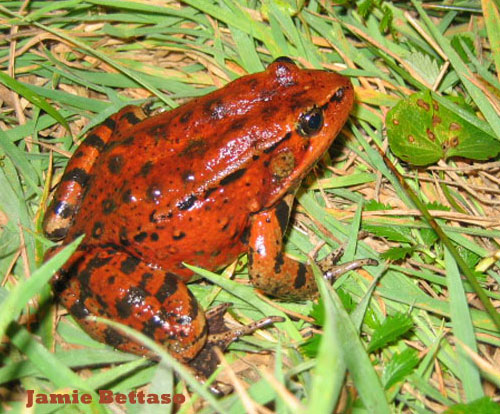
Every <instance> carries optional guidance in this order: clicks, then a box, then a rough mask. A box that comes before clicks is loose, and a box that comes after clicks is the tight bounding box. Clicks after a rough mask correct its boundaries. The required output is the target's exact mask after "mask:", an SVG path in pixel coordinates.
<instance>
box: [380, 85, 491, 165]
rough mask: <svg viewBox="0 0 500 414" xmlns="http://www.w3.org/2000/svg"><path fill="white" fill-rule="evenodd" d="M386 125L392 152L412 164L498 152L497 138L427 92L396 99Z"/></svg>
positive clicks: (472, 157)
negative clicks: (441, 103)
mask: <svg viewBox="0 0 500 414" xmlns="http://www.w3.org/2000/svg"><path fill="white" fill-rule="evenodd" d="M386 124H387V137H388V139H389V145H390V147H391V151H392V152H393V153H394V154H395V155H396V156H397V157H399V158H401V159H402V160H404V161H406V162H409V163H411V164H415V165H426V164H431V163H435V162H437V161H438V160H439V159H447V158H449V157H456V156H457V157H464V158H470V159H474V160H487V159H489V158H491V157H495V156H496V155H497V154H498V153H499V152H500V142H499V141H498V140H496V139H495V138H494V137H492V136H489V135H487V134H485V133H484V132H483V131H481V130H479V129H478V128H477V127H476V126H474V125H472V124H471V123H469V122H467V121H466V120H465V119H464V118H461V117H459V116H458V115H457V114H456V113H454V112H452V111H450V110H449V109H447V108H445V107H444V106H443V105H440V104H439V103H438V102H437V101H435V100H434V99H432V98H431V95H430V92H429V91H424V92H419V93H415V94H413V95H411V96H410V97H409V98H407V99H404V100H401V101H400V102H398V104H397V105H396V106H395V107H394V108H392V109H391V110H390V111H389V112H388V113H387V117H386Z"/></svg>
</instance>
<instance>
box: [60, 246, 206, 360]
mask: <svg viewBox="0 0 500 414" xmlns="http://www.w3.org/2000/svg"><path fill="white" fill-rule="evenodd" d="M54 289H55V291H56V292H57V295H58V297H59V298H60V301H61V302H62V304H63V305H64V306H65V307H66V308H67V309H68V310H69V311H70V313H71V314H72V315H73V317H74V318H75V319H76V320H77V321H78V323H79V324H80V325H81V326H82V328H83V329H84V330H85V331H86V332H87V333H89V335H91V336H92V337H93V338H95V339H97V340H98V341H101V342H105V343H107V344H109V345H112V346H114V347H115V348H118V349H120V350H122V351H125V352H132V353H135V354H138V355H145V356H153V355H154V354H152V353H151V352H150V351H149V350H148V349H147V348H145V347H144V346H142V345H140V344H139V343H137V342H135V341H134V340H132V339H131V338H129V337H127V336H125V335H123V334H122V333H120V332H119V331H118V330H115V329H113V328H111V327H110V326H108V325H106V324H104V323H100V322H96V321H95V320H93V319H92V318H89V316H100V317H103V318H107V319H111V320H113V321H116V322H120V323H122V324H124V325H127V326H130V327H131V328H134V329H136V330H138V331H140V332H142V333H143V334H145V335H147V336H148V337H150V338H152V339H153V340H155V342H157V343H160V344H162V345H163V346H164V347H165V348H167V349H168V351H169V353H171V354H172V355H173V356H174V357H176V358H177V359H179V360H180V361H183V362H185V361H188V360H190V359H192V358H193V357H194V356H195V355H196V354H197V353H198V352H199V350H200V349H201V348H202V347H203V346H204V345H205V342H206V338H207V324H206V321H205V315H204V313H203V310H202V309H201V308H200V307H198V303H197V301H196V299H195V298H194V296H193V295H192V294H191V292H190V291H189V290H188V289H187V287H186V285H185V284H184V283H183V282H182V281H181V280H180V279H178V278H177V277H176V276H175V275H173V274H171V273H168V272H165V271H163V270H160V269H152V268H150V267H149V266H147V265H146V264H145V263H143V262H142V261H141V260H140V259H138V258H136V257H134V256H131V255H129V254H128V253H125V252H122V251H119V250H116V249H114V248H111V247H109V248H95V249H93V250H91V251H88V252H86V254H83V255H81V256H80V257H79V258H78V259H76V260H74V261H72V263H70V264H69V266H66V267H64V268H63V270H62V271H60V274H59V275H58V278H57V279H56V281H55V282H54Z"/></svg>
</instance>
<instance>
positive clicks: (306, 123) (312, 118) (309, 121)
mask: <svg viewBox="0 0 500 414" xmlns="http://www.w3.org/2000/svg"><path fill="white" fill-rule="evenodd" d="M322 126H323V111H322V110H321V109H320V108H316V107H314V108H313V109H311V110H310V111H308V112H306V113H304V114H302V115H301V116H300V118H299V125H298V128H297V130H298V132H299V134H300V135H302V136H305V137H307V136H310V135H313V134H315V133H316V132H318V131H319V130H320V129H321V127H322Z"/></svg>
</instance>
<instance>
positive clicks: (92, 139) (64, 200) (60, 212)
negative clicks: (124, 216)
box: [43, 106, 146, 240]
mask: <svg viewBox="0 0 500 414" xmlns="http://www.w3.org/2000/svg"><path fill="white" fill-rule="evenodd" d="M145 117H146V115H145V114H144V112H143V111H142V109H141V108H140V107H138V106H126V107H124V108H123V109H122V110H121V111H120V112H118V113H116V114H114V115H112V116H110V117H109V118H108V119H106V120H105V121H104V122H103V123H102V124H101V125H99V126H97V127H95V128H94V129H93V130H92V131H91V132H90V133H89V134H88V135H87V137H86V138H85V140H84V141H83V142H82V143H81V145H80V146H79V147H78V149H77V150H76V151H75V153H74V154H73V157H72V158H71V160H70V161H69V162H68V165H67V166H66V171H65V172H64V175H63V176H62V178H61V183H60V184H59V187H58V188H57V191H56V193H55V195H54V198H53V200H52V203H51V204H50V206H49V208H48V209H47V212H46V213H45V219H44V222H43V228H44V230H45V233H46V234H47V237H48V238H49V239H51V240H60V239H63V238H64V237H65V236H66V234H67V232H68V229H69V228H70V227H71V224H72V223H73V218H74V217H75V215H76V213H77V211H78V208H79V206H80V202H81V200H82V195H83V194H84V192H85V188H86V185H87V183H88V181H89V176H90V174H91V170H92V166H93V165H94V162H95V160H96V159H97V158H98V157H99V154H100V153H101V152H102V151H103V150H104V148H105V147H106V144H107V143H108V142H109V140H110V139H111V137H113V139H120V136H117V134H116V133H115V132H116V131H117V130H118V129H119V130H123V131H127V130H128V129H129V128H130V127H131V126H133V125H134V124H136V123H138V122H140V121H141V120H142V119H144V118H145Z"/></svg>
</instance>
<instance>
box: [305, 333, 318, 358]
mask: <svg viewBox="0 0 500 414" xmlns="http://www.w3.org/2000/svg"><path fill="white" fill-rule="evenodd" d="M321 337H322V335H320V334H314V335H313V336H311V337H310V338H309V339H307V341H305V342H304V343H303V344H302V345H300V350H301V351H302V353H303V354H304V355H306V356H307V357H309V358H316V356H317V355H318V349H319V344H320V343H321Z"/></svg>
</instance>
